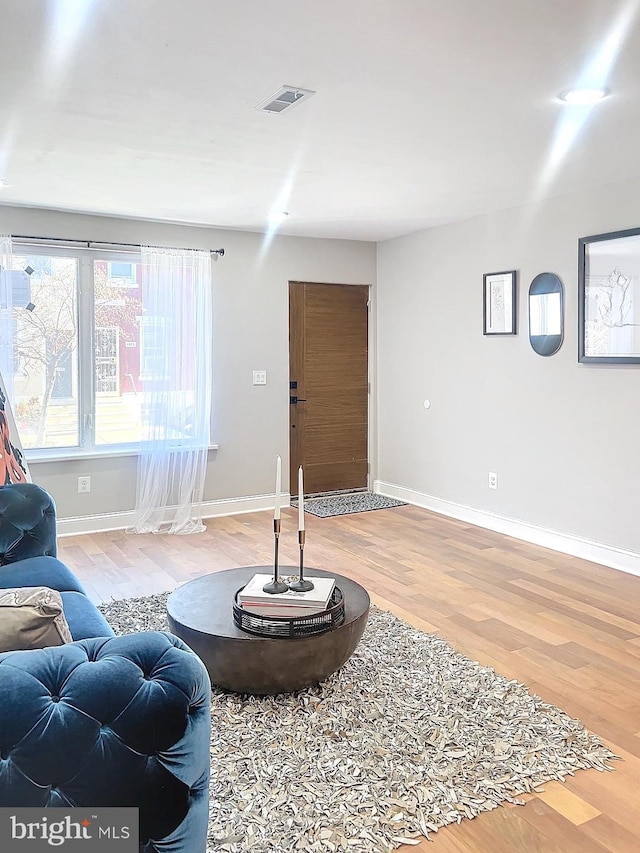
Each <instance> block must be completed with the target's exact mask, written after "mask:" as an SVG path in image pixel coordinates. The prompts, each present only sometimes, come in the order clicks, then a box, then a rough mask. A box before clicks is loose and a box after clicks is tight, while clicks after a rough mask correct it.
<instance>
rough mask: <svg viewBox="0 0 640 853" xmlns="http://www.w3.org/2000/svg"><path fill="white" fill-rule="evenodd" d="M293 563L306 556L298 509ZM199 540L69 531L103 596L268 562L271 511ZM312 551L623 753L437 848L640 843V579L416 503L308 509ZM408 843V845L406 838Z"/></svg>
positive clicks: (68, 547)
mask: <svg viewBox="0 0 640 853" xmlns="http://www.w3.org/2000/svg"><path fill="white" fill-rule="evenodd" d="M282 527H283V534H282V537H281V540H280V543H281V544H280V553H281V564H282V565H287V564H288V565H295V564H296V562H297V537H296V515H295V512H294V511H293V510H286V511H284V512H283V522H282ZM207 528H208V529H207V532H206V533H203V534H200V535H196V536H162V535H158V536H154V535H145V536H136V535H130V534H127V533H125V532H123V531H115V532H109V533H99V534H95V535H84V536H74V537H69V538H62V539H60V541H59V544H60V549H59V550H60V558H61V559H62V560H64V561H65V562H66V563H67V564H68V565H69V566H70V567H71V568H72V569H73V570H74V571H75V572H76V573H77V574H78V576H79V577H80V578H81V580H82V582H83V583H84V584H85V586H86V588H87V591H88V592H89V594H90V595H91V596H92V597H93V598H94V600H95V601H96V602H99V601H102V600H108V599H110V598H125V597H130V596H140V595H150V594H153V593H156V592H161V591H165V590H170V589H174V588H175V587H176V586H178V585H179V584H181V583H184V582H185V581H188V580H190V579H191V578H194V577H197V576H198V575H201V574H203V573H207V572H212V571H218V570H221V569H227V568H232V567H235V566H242V565H253V564H256V565H259V564H268V563H269V562H270V561H271V555H272V522H271V517H270V515H269V514H268V513H254V514H246V515H236V516H228V517H224V518H217V519H209V520H208V521H207ZM305 556H306V562H307V563H308V565H309V566H310V567H313V566H316V567H318V568H323V569H329V570H333V571H336V572H339V573H340V574H343V575H347V576H349V577H351V578H353V579H354V580H356V581H358V582H359V583H361V584H362V585H363V586H365V587H366V588H367V589H368V590H369V593H370V595H371V598H372V601H373V602H374V603H375V604H377V605H378V606H379V607H382V608H385V609H388V610H391V611H392V612H393V613H395V614H396V615H397V616H399V617H401V618H402V619H405V620H406V621H407V622H410V623H411V624H412V625H414V626H416V627H417V628H421V629H423V630H425V631H430V632H436V633H437V634H438V635H440V636H441V637H444V638H445V639H446V640H448V641H449V642H450V643H451V644H452V645H453V646H454V647H455V648H457V649H458V650H459V651H460V652H462V653H463V654H465V655H468V656H470V657H472V658H474V659H475V660H478V661H480V662H481V663H483V664H486V665H489V666H493V667H494V668H495V669H496V670H497V671H498V672H500V673H501V674H503V675H505V676H507V677H509V678H515V679H518V680H519V681H522V682H524V683H525V684H526V685H528V687H529V689H530V690H531V691H532V692H534V693H536V694H538V695H539V696H541V697H542V698H543V699H544V700H545V701H547V702H550V703H553V704H555V705H558V706H559V707H561V708H562V709H563V710H564V711H566V712H567V713H568V714H570V715H571V716H573V717H577V718H579V719H580V720H581V721H582V722H583V723H584V724H585V725H586V726H587V728H589V729H590V730H591V731H593V732H595V733H596V734H598V735H599V736H600V737H601V738H602V740H603V741H604V742H605V743H606V744H607V745H608V746H609V747H610V749H612V750H613V751H614V752H615V753H616V754H617V755H619V756H621V758H622V759H623V760H622V761H617V762H615V771H614V772H610V773H599V772H597V771H596V770H588V771H579V772H578V773H577V774H576V775H575V776H574V777H571V778H569V779H568V780H567V782H566V783H565V784H560V783H558V782H553V783H550V784H548V785H546V786H545V790H544V793H540V794H538V795H535V796H529V797H527V798H526V799H527V804H526V805H525V806H507V807H501V808H499V809H496V810H495V811H493V812H489V813H487V814H483V815H481V816H480V817H478V818H476V819H475V820H467V821H463V823H462V824H460V825H455V826H451V827H447V828H445V829H442V830H440V832H439V833H438V834H437V835H435V836H433V839H434V840H433V843H431V842H426V841H424V842H422V843H421V844H420V845H419V846H418V847H414V848H412V849H414V850H417V851H425V853H426V851H432V853H514V851H515V853H520V851H522V853H604V851H609V852H610V853H638V851H639V850H640V578H639V577H634V576H632V575H629V574H624V573H622V572H618V571H615V570H613V569H608V568H605V567H603V566H600V565H597V564H595V563H590V562H587V561H585V560H580V559H577V558H573V557H569V556H566V555H563V554H560V553H558V552H555V551H549V550H547V549H545V548H541V547H537V546H535V545H529V544H527V543H525V542H521V541H519V540H516V539H511V538H509V537H507V536H503V535H501V534H498V533H493V532H491V531H486V530H483V529H482V528H478V527H473V526H471V525H468V524H465V523H463V522H460V521H456V520H453V519H449V518H445V517H443V516H439V515H435V514H433V513H430V512H427V511H426V510H422V509H419V508H417V507H412V506H406V507H399V508H395V509H388V510H378V511H376V512H365V513H359V514H356V515H349V516H338V517H335V518H328V519H321V518H315V517H313V516H309V515H307V545H306V549H305ZM407 849H409V848H407Z"/></svg>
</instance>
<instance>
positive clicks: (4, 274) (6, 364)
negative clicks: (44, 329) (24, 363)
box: [0, 234, 14, 400]
mask: <svg viewBox="0 0 640 853" xmlns="http://www.w3.org/2000/svg"><path fill="white" fill-rule="evenodd" d="M11 256H12V244H11V235H10V234H0V374H1V375H2V377H3V379H4V386H5V388H6V390H7V396H8V397H9V399H10V400H12V399H13V334H14V328H13V285H12V280H11Z"/></svg>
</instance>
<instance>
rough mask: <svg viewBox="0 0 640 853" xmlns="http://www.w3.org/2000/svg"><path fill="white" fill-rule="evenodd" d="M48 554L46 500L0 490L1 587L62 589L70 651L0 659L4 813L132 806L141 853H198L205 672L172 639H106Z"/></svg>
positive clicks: (76, 586) (97, 617)
mask: <svg viewBox="0 0 640 853" xmlns="http://www.w3.org/2000/svg"><path fill="white" fill-rule="evenodd" d="M52 528H53V529H52ZM34 531H37V532H34ZM21 543H22V546H21ZM34 543H38V544H37V546H36V544H34ZM37 550H39V551H40V553H39V555H36V554H35V553H34V552H35V551H37ZM23 553H25V554H26V558H24V559H23V558H22V556H21V555H22V554H23ZM55 554H56V548H55V508H54V506H53V501H52V500H51V498H50V496H49V495H47V493H46V492H44V491H43V490H42V489H40V487H39V486H36V485H35V484H32V483H28V484H21V485H16V486H4V487H2V488H0V563H4V565H0V587H4V588H7V587H12V586H41V585H44V586H49V587H52V588H54V589H58V590H59V591H60V592H61V595H62V599H63V607H64V611H65V616H66V618H67V622H68V623H69V628H70V630H71V634H72V636H73V638H74V640H75V641H76V642H73V643H70V644H67V645H64V646H55V647H51V648H46V649H38V650H32V651H17V652H5V653H3V654H0V806H14V807H15V806H38V807H42V806H85V807H90V806H96V807H98V806H134V807H137V808H138V809H139V815H140V841H141V843H140V850H141V851H144V853H152V851H157V853H160V851H162V853H204V851H205V848H206V835H207V823H208V783H209V734H210V726H211V718H210V708H209V703H210V689H211V688H210V683H209V677H208V675H207V672H206V670H205V668H204V666H203V664H202V662H201V661H200V659H199V658H198V657H196V655H194V654H193V652H191V650H190V649H189V648H188V647H187V646H186V645H185V644H184V643H183V642H182V641H181V640H179V639H177V638H176V637H174V636H172V635H171V634H167V633H163V632H146V633H140V634H131V635H127V636H123V637H114V636H113V631H112V630H111V628H110V627H109V625H108V623H107V622H106V621H105V619H104V617H103V616H102V614H101V613H100V612H99V611H98V610H97V609H96V608H95V606H94V605H93V604H92V602H91V601H90V600H89V598H88V597H87V596H86V594H85V592H84V590H83V588H82V586H81V584H80V583H79V582H78V580H77V578H75V576H74V575H73V573H72V572H71V571H70V570H69V569H68V568H67V567H66V566H65V565H64V564H63V563H61V562H60V561H59V560H58V559H57V558H56V557H55ZM7 555H9V560H8V559H7Z"/></svg>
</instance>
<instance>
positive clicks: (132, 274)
mask: <svg viewBox="0 0 640 853" xmlns="http://www.w3.org/2000/svg"><path fill="white" fill-rule="evenodd" d="M108 270H109V281H110V283H111V284H112V286H113V287H137V286H138V276H137V270H138V264H134V263H127V262H125V261H109V264H108Z"/></svg>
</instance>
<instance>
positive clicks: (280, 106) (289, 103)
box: [255, 86, 315, 113]
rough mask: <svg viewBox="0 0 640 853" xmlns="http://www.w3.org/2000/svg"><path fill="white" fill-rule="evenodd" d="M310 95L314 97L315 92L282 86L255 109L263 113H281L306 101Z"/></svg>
mask: <svg viewBox="0 0 640 853" xmlns="http://www.w3.org/2000/svg"><path fill="white" fill-rule="evenodd" d="M311 95H315V92H312V91H311V90H310V89H298V88H297V87H296V86H283V87H282V88H281V89H280V90H279V91H277V92H276V93H275V95H271V97H270V98H267V100H266V101H262V102H261V103H259V104H258V106H257V107H255V109H256V110H261V111H262V112H264V113H282V112H284V111H285V110H290V109H291V108H292V107H295V106H296V105H297V104H300V103H302V101H308V100H309V98H310V97H311Z"/></svg>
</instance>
